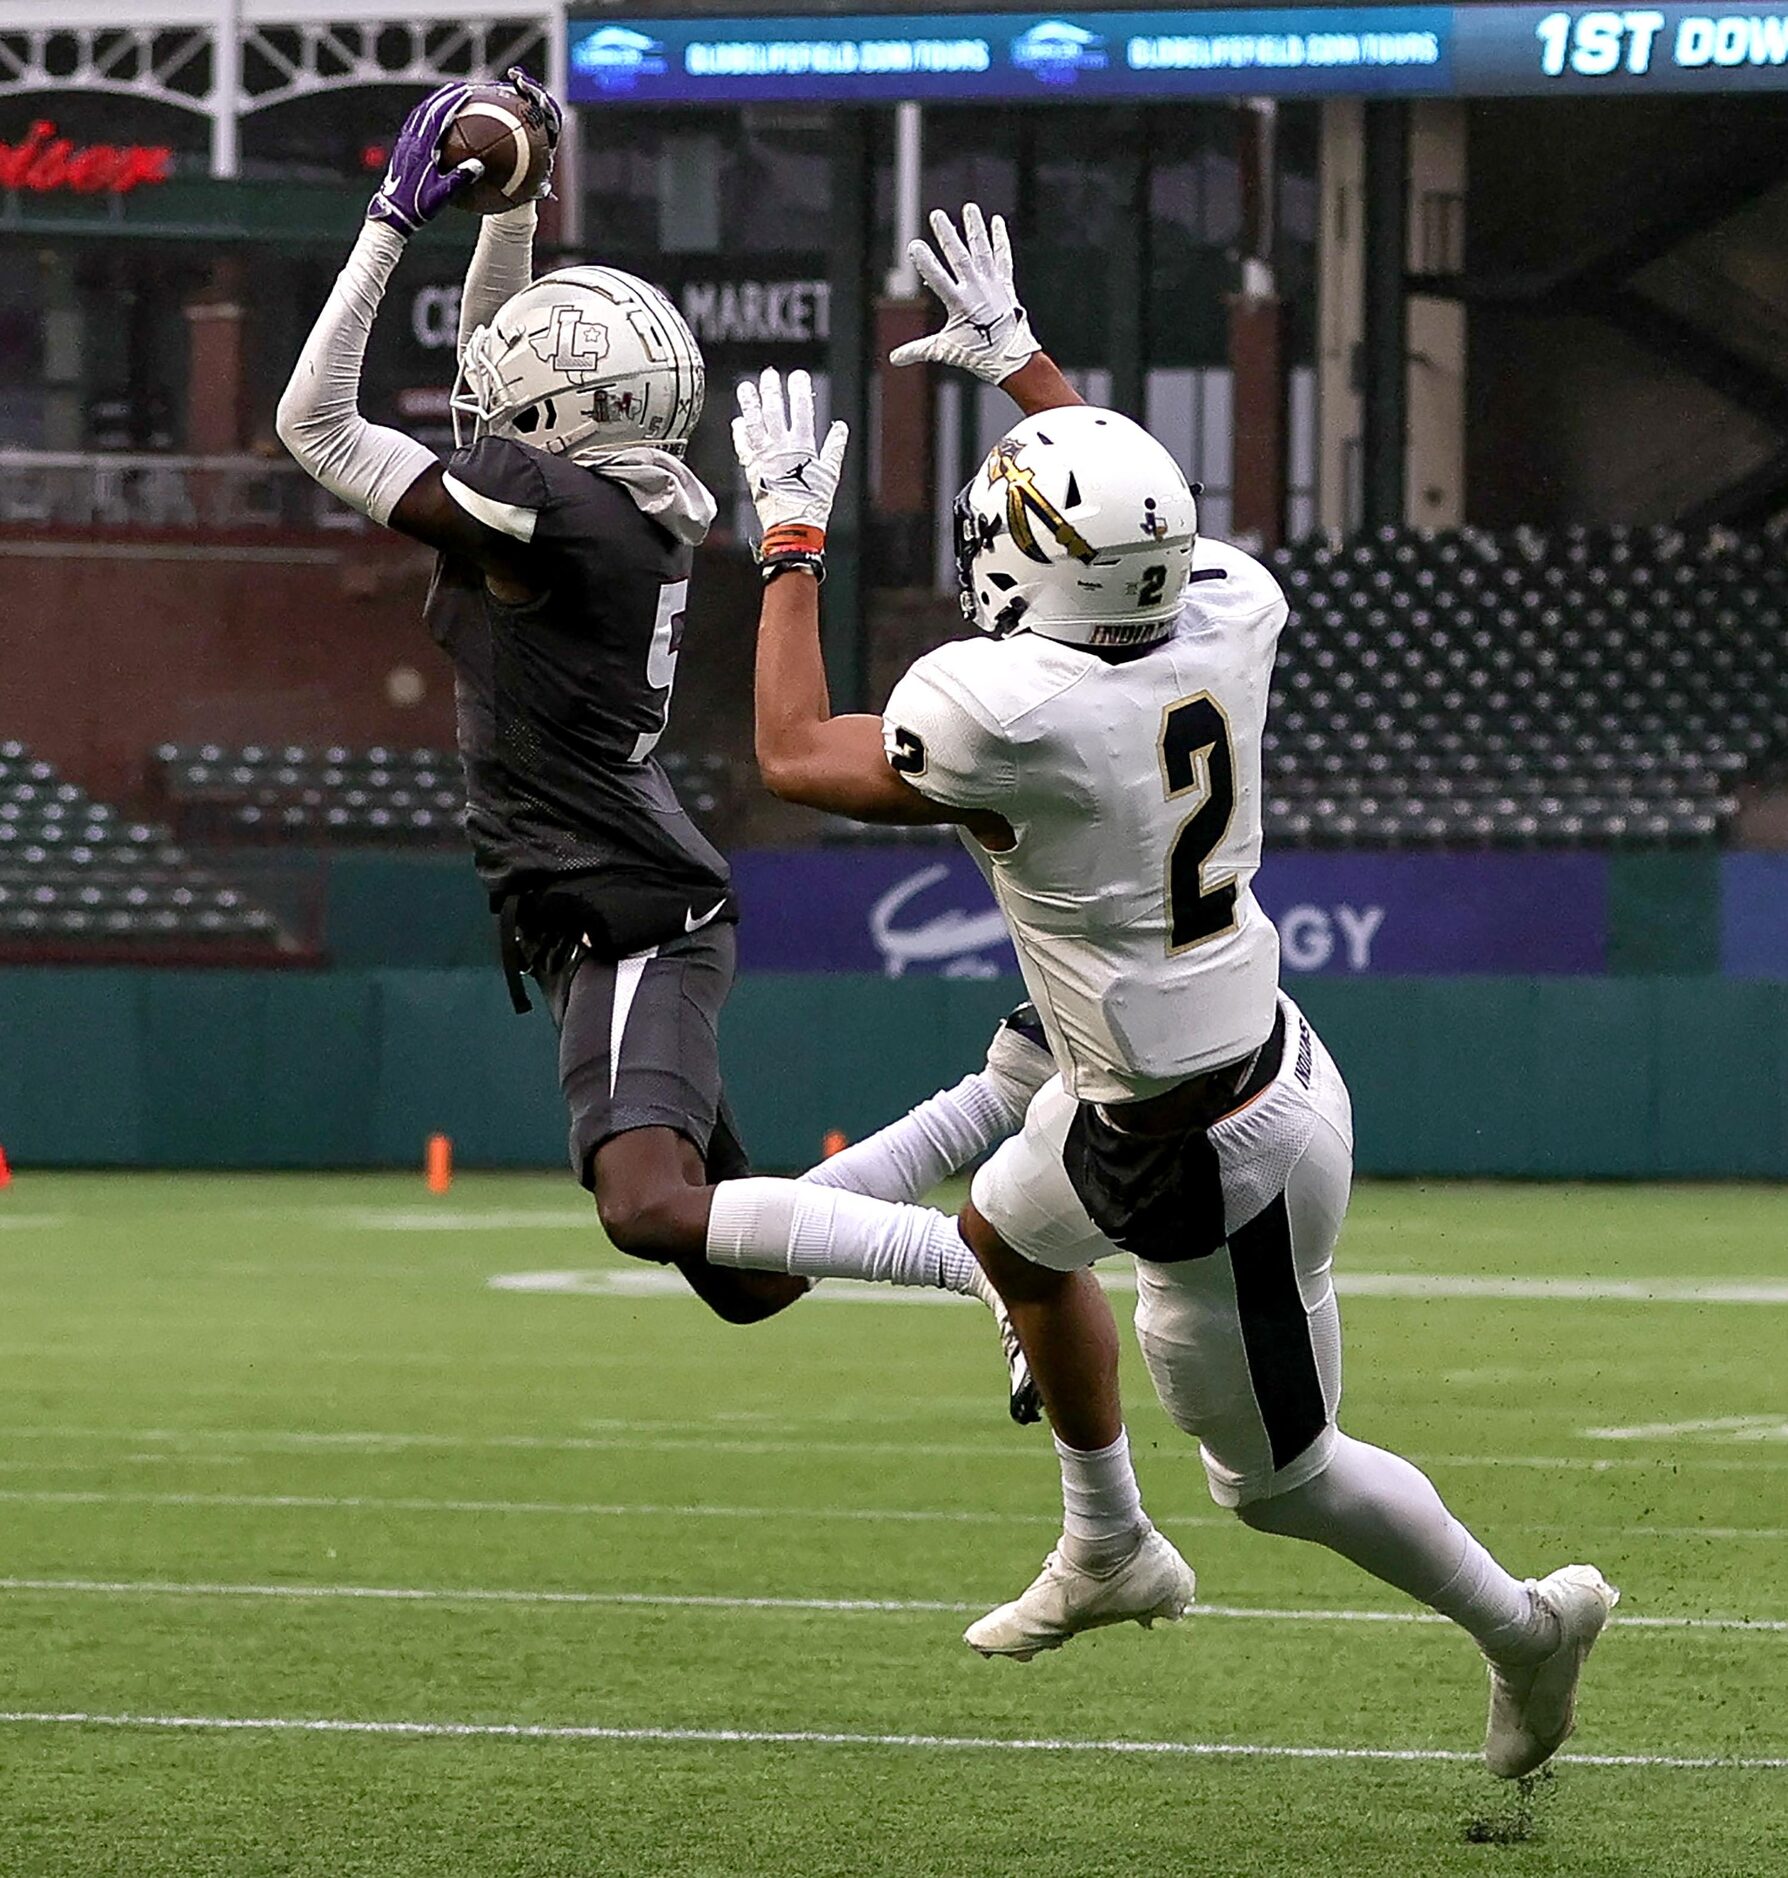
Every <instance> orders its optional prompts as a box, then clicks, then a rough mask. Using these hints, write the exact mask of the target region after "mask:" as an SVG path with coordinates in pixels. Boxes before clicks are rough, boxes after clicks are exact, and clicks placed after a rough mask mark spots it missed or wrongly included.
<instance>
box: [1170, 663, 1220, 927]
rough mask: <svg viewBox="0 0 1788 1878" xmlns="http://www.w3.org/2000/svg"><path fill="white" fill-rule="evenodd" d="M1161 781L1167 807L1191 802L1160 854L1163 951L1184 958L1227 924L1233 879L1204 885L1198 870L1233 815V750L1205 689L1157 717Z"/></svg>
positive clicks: (1216, 704) (1213, 851)
mask: <svg viewBox="0 0 1788 1878" xmlns="http://www.w3.org/2000/svg"><path fill="white" fill-rule="evenodd" d="M1161 779H1162V781H1163V782H1164V783H1165V785H1166V788H1167V799H1168V801H1170V802H1171V801H1173V800H1174V799H1175V798H1176V797H1178V796H1183V795H1185V794H1186V793H1187V792H1188V791H1189V790H1196V791H1197V792H1198V796H1199V802H1198V806H1197V807H1196V808H1195V809H1193V811H1192V813H1191V814H1190V815H1188V816H1187V817H1186V819H1185V820H1184V821H1183V822H1181V823H1180V826H1179V830H1178V832H1177V833H1176V834H1175V835H1174V838H1173V845H1172V847H1170V848H1169V849H1168V850H1167V928H1168V938H1167V949H1168V951H1169V952H1184V951H1185V950H1186V949H1187V947H1189V946H1196V945H1202V944H1203V943H1204V942H1205V941H1206V940H1207V939H1215V938H1216V937H1217V936H1218V935H1219V934H1220V933H1226V932H1228V931H1229V930H1230V929H1231V928H1232V927H1233V926H1234V925H1235V901H1236V884H1235V880H1234V878H1233V877H1232V878H1230V879H1228V880H1220V881H1218V882H1217V883H1216V885H1215V886H1212V887H1208V888H1207V887H1206V886H1205V883H1204V870H1205V864H1206V863H1207V862H1208V861H1209V860H1210V858H1211V856H1212V854H1214V853H1215V852H1216V850H1217V848H1218V846H1219V845H1220V844H1221V842H1222V840H1223V837H1224V836H1225V835H1226V834H1227V833H1228V832H1229V823H1230V818H1231V817H1232V816H1233V815H1234V813H1235V746H1234V744H1233V743H1232V742H1231V741H1230V736H1229V719H1228V718H1227V717H1226V716H1225V715H1224V712H1223V708H1222V706H1221V705H1219V704H1218V703H1217V701H1216V699H1214V698H1213V697H1212V696H1211V694H1210V693H1209V692H1208V691H1201V692H1199V693H1198V694H1197V696H1196V697H1191V698H1182V699H1180V701H1179V702H1178V703H1177V704H1170V705H1169V706H1168V707H1167V709H1166V710H1165V711H1163V712H1162V713H1161Z"/></svg>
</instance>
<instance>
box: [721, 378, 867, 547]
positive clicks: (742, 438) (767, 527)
mask: <svg viewBox="0 0 1788 1878" xmlns="http://www.w3.org/2000/svg"><path fill="white" fill-rule="evenodd" d="M849 436H850V428H849V426H848V425H845V424H842V423H838V424H834V425H833V426H832V428H831V429H830V430H829V431H828V432H827V433H826V441H825V444H824V446H823V447H822V446H821V445H819V444H817V443H816V442H815V441H814V434H813V380H812V379H811V378H810V377H809V376H808V375H807V373H805V372H790V373H789V375H788V401H787V404H786V405H785V404H784V402H783V396H782V375H781V374H780V373H779V372H777V371H775V370H774V369H771V370H769V371H766V372H765V373H764V374H763V376H762V377H761V378H760V379H759V380H758V382H757V383H756V384H755V385H754V384H753V383H752V382H751V380H750V379H749V378H747V379H746V380H744V381H743V383H741V385H740V386H739V415H738V416H737V417H735V418H734V419H733V448H734V449H735V450H736V451H737V452H738V455H739V467H740V468H741V469H743V470H744V472H745V482H746V485H747V487H748V488H749V489H750V490H751V499H752V501H753V502H755V503H756V504H757V518H758V520H759V521H760V522H761V523H762V524H763V530H764V549H765V552H766V554H768V553H770V552H771V551H772V550H773V547H774V546H775V545H776V544H775V543H773V541H772V536H773V534H774V533H775V531H777V530H779V529H790V530H798V531H801V532H802V533H804V534H805V533H808V532H809V531H814V530H817V531H818V534H819V536H820V537H821V539H822V541H823V537H824V535H825V529H826V523H827V521H828V519H829V518H830V516H831V514H832V501H833V498H834V497H835V496H836V495H837V494H838V478H839V474H840V472H841V471H842V470H843V468H844V446H845V443H846V441H847V439H848V438H849Z"/></svg>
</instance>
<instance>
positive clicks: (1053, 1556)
mask: <svg viewBox="0 0 1788 1878" xmlns="http://www.w3.org/2000/svg"><path fill="white" fill-rule="evenodd" d="M1197 1587H1198V1581H1197V1579H1196V1578H1194V1577H1193V1575H1192V1567H1191V1566H1190V1565H1188V1564H1187V1563H1186V1561H1185V1560H1184V1559H1183V1558H1181V1557H1180V1555H1179V1553H1178V1552H1177V1551H1176V1550H1175V1549H1174V1547H1173V1545H1172V1543H1171V1542H1170V1541H1169V1540H1168V1539H1166V1538H1165V1537H1163V1536H1162V1534H1160V1533H1158V1532H1157V1531H1156V1530H1155V1529H1154V1527H1153V1526H1151V1527H1150V1528H1149V1529H1148V1531H1147V1532H1146V1533H1145V1534H1144V1535H1143V1539H1142V1543H1141V1544H1140V1545H1139V1546H1138V1547H1137V1548H1136V1550H1135V1551H1134V1552H1132V1553H1131V1554H1130V1556H1129V1558H1127V1559H1126V1560H1125V1561H1124V1563H1123V1564H1122V1565H1119V1566H1117V1567H1116V1568H1115V1569H1114V1570H1112V1571H1109V1572H1103V1573H1095V1572H1089V1571H1083V1570H1082V1569H1081V1567H1080V1566H1078V1565H1076V1564H1074V1563H1073V1562H1072V1560H1070V1559H1068V1558H1065V1557H1064V1556H1063V1554H1062V1550H1061V1548H1060V1547H1059V1546H1058V1547H1057V1548H1056V1549H1055V1550H1054V1551H1053V1552H1051V1553H1050V1555H1049V1556H1048V1558H1046V1559H1045V1560H1044V1561H1043V1569H1042V1571H1041V1572H1039V1573H1038V1574H1037V1576H1036V1577H1035V1578H1034V1579H1033V1580H1032V1581H1031V1583H1030V1584H1029V1585H1028V1586H1027V1587H1026V1588H1025V1590H1024V1591H1023V1592H1022V1593H1021V1594H1020V1595H1019V1596H1018V1597H1016V1598H1014V1599H1013V1600H1012V1602H1011V1603H1010V1604H1002V1605H1001V1606H1000V1607H999V1609H998V1610H996V1611H989V1612H988V1613H987V1615H986V1616H985V1617H979V1618H977V1619H976V1620H975V1621H974V1622H973V1623H972V1624H970V1625H969V1627H968V1629H967V1630H965V1631H964V1632H963V1633H962V1640H963V1642H964V1643H966V1644H967V1645H968V1646H969V1647H970V1648H971V1649H974V1650H979V1651H980V1652H981V1654H982V1655H983V1656H1009V1657H1011V1658H1012V1659H1013V1661H1015V1662H1019V1663H1028V1662H1029V1661H1030V1660H1031V1658H1032V1657H1033V1656H1035V1655H1036V1654H1037V1652H1038V1651H1039V1650H1059V1649H1060V1648H1061V1647H1062V1645H1063V1644H1064V1643H1066V1642H1067V1641H1068V1639H1069V1638H1070V1637H1074V1636H1078V1635H1079V1634H1080V1632H1081V1631H1083V1630H1097V1629H1099V1627H1100V1626H1101V1625H1103V1624H1128V1623H1136V1624H1140V1625H1141V1626H1142V1627H1143V1629H1144V1630H1147V1629H1148V1628H1149V1626H1150V1625H1151V1624H1153V1623H1154V1622H1155V1620H1156V1619H1157V1618H1159V1619H1160V1620H1161V1621H1162V1622H1163V1623H1165V1624H1172V1623H1177V1622H1178V1621H1179V1620H1180V1619H1181V1618H1182V1617H1184V1616H1185V1614H1186V1613H1187V1612H1188V1611H1189V1610H1190V1609H1191V1608H1192V1597H1193V1593H1194V1592H1195V1591H1196V1590H1197Z"/></svg>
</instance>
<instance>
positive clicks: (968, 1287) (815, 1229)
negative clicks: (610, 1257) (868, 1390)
mask: <svg viewBox="0 0 1788 1878" xmlns="http://www.w3.org/2000/svg"><path fill="white" fill-rule="evenodd" d="M708 1257H709V1259H710V1260H711V1261H712V1262H713V1263H714V1264H716V1265H745V1266H749V1267H751V1268H752V1269H754V1270H757V1271H772V1272H791V1273H793V1274H794V1275H795V1276H796V1277H801V1278H859V1279H863V1280H866V1281H867V1282H869V1283H871V1284H885V1285H928V1286H931V1287H933V1288H934V1289H936V1290H939V1291H960V1292H966V1293H969V1294H971V1295H974V1294H978V1289H979V1281H980V1278H981V1268H980V1266H979V1265H977V1264H976V1263H975V1255H974V1254H973V1253H972V1252H971V1251H970V1250H969V1249H968V1247H967V1246H966V1245H965V1244H964V1243H963V1239H962V1234H961V1233H960V1232H958V1231H957V1229H956V1222H955V1221H954V1220H953V1219H950V1218H948V1217H947V1216H946V1215H944V1214H942V1213H939V1212H936V1211H935V1210H934V1209H932V1208H931V1207H928V1206H896V1205H893V1204H891V1203H890V1202H888V1201H886V1200H873V1199H868V1198H866V1197H865V1196H864V1195H862V1194H857V1193H845V1192H842V1191H840V1190H838V1189H836V1188H831V1187H820V1186H815V1185H813V1184H811V1183H808V1182H803V1181H798V1180H764V1179H755V1178H754V1179H751V1180H723V1181H722V1182H721V1183H720V1185H719V1186H718V1187H716V1188H715V1189H714V1205H713V1210H712V1211H711V1212H710V1213H709V1215H708Z"/></svg>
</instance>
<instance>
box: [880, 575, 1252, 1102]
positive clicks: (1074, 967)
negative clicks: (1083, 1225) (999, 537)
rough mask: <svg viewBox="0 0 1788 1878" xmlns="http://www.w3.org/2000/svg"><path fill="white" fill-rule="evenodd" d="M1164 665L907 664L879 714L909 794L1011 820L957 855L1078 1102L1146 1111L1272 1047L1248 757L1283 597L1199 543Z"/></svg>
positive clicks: (1140, 658) (1009, 652)
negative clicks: (1006, 931)
mask: <svg viewBox="0 0 1788 1878" xmlns="http://www.w3.org/2000/svg"><path fill="white" fill-rule="evenodd" d="M1193 568H1194V572H1193V577H1192V585H1191V586H1190V587H1188V589H1187V591H1186V604H1185V607H1184V609H1183V610H1182V612H1181V614H1180V617H1179V620H1178V623H1177V624H1176V626H1175V628H1174V631H1173V635H1172V637H1171V638H1170V639H1168V640H1167V641H1166V642H1165V643H1164V644H1162V645H1159V646H1157V647H1154V648H1153V649H1151V650H1149V651H1148V652H1146V653H1143V654H1140V655H1134V656H1131V657H1129V658H1127V659H1124V660H1122V661H1112V662H1108V661H1107V660H1106V659H1104V658H1101V657H1100V656H1099V655H1098V654H1096V653H1092V652H1087V651H1083V650H1081V649H1079V648H1077V647H1074V646H1068V645H1062V644H1058V643H1056V642H1055V641H1053V640H1049V639H1043V638H1039V637H1038V636H1037V635H1036V634H1034V633H1022V632H1021V633H1018V634H1016V635H1014V636H1013V637H1011V638H1008V639H1000V640H995V639H988V638H977V639H962V640H956V641H953V642H952V643H951V644H949V645H946V646H941V647H940V648H939V649H938V650H937V651H935V652H931V653H928V654H927V655H926V656H925V657H924V658H922V659H919V660H918V661H916V662H915V663H914V665H913V666H912V668H911V669H910V670H909V671H908V672H907V674H906V676H905V677H904V678H902V679H901V681H900V683H899V684H898V685H896V686H895V687H894V693H893V696H892V697H891V698H889V700H888V707H887V710H886V712H885V714H884V721H883V728H884V733H885V736H886V739H887V750H888V760H889V762H890V763H891V764H892V765H893V766H894V768H895V769H896V770H897V771H899V773H900V774H901V775H903V776H904V777H905V778H906V780H907V781H908V782H910V783H911V784H912V785H913V787H914V788H915V789H917V790H919V791H920V793H921V794H923V795H926V796H928V797H930V798H931V799H932V800H933V801H935V802H939V803H943V804H945V805H946V806H948V807H951V808H959V809H980V810H986V811H990V812H991V813H993V814H996V815H1000V816H1003V817H1004V818H1005V820H1006V821H1007V822H1009V823H1010V824H1011V826H1012V828H1013V830H1014V832H1015V833H1016V835H1017V837H1018V840H1017V844H1016V845H1015V846H1014V847H1013V848H1011V849H1010V850H1008V851H1007V852H1005V853H997V854H989V853H988V852H986V851H985V850H984V849H982V848H981V847H980V845H979V844H978V843H976V842H973V841H970V842H969V844H968V845H969V849H970V852H971V853H973V854H974V855H975V857H976V859H977V860H978V861H979V862H980V864H981V867H982V871H983V872H984V873H985V874H986V875H987V878H988V880H989V882H990V883H991V884H992V887H993V891H994V894H995V896H996V897H997V899H998V900H999V904H1000V908H1001V910H1002V911H1003V912H1004V914H1005V916H1006V920H1007V923H1008V924H1009V925H1010V927H1011V929H1012V936H1013V940H1014V942H1015V944H1016V946H1017V948H1018V958H1019V964H1020V966H1021V967H1022V969H1023V972H1024V978H1025V983H1026V985H1027V987H1028V988H1029V991H1030V995H1031V997H1032V999H1033V1000H1034V1001H1035V1003H1036V1006H1037V1009H1038V1011H1039V1012H1040V1013H1041V1015H1042V1018H1043V1024H1044V1028H1045V1030H1046V1031H1047V1032H1048V1035H1049V1042H1050V1047H1051V1049H1052V1050H1053V1052H1054V1054H1055V1059H1056V1064H1057V1066H1058V1068H1059V1069H1060V1070H1061V1072H1062V1079H1063V1081H1064V1083H1065V1084H1066V1086H1067V1088H1068V1090H1069V1092H1070V1093H1071V1094H1073V1095H1074V1096H1076V1097H1078V1098H1079V1099H1080V1100H1082V1101H1087V1102H1122V1101H1126V1100H1130V1099H1133V1098H1136V1097H1140V1096H1148V1095H1153V1094H1157V1093H1159V1092H1160V1091H1161V1090H1163V1089H1165V1088H1167V1087H1169V1086H1171V1085H1172V1084H1174V1083H1176V1082H1180V1081H1183V1080H1184V1079H1185V1078H1186V1077H1188V1076H1195V1075H1197V1074H1199V1073H1200V1072H1201V1071H1203V1070H1207V1069H1214V1068H1216V1067H1218V1066H1219V1065H1221V1064H1224V1063H1231V1062H1234V1061H1236V1060H1237V1059H1238V1058H1240V1057H1244V1056H1246V1055H1247V1054H1248V1053H1249V1052H1250V1051H1252V1050H1254V1049H1257V1048H1258V1047H1259V1046H1260V1045H1261V1044H1262V1043H1263V1042H1265V1040H1266V1038H1267V1036H1268V1034H1269V1033H1270V1031H1271V1030H1272V1026H1273V1014H1274V1009H1275V994H1276V991H1277V986H1278V979H1279V936H1278V934H1277V932H1275V930H1274V928H1273V924H1272V922H1271V921H1270V920H1269V919H1268V918H1267V916H1266V915H1265V914H1264V913H1263V912H1262V911H1261V910H1260V907H1259V906H1258V905H1257V904H1256V902H1255V899H1254V894H1253V892H1252V889H1251V887H1250V885H1249V883H1250V881H1251V880H1252V878H1253V876H1254V871H1255V869H1256V868H1257V867H1258V866H1259V865H1260V846H1261V825H1260V814H1261V809H1260V804H1261V778H1260V741H1261V732H1262V730H1263V729H1264V727H1265V723H1266V708H1267V691H1268V687H1269V685H1270V682H1271V679H1272V671H1273V655H1274V650H1275V648H1276V646H1277V644H1278V639H1279V632H1280V629H1281V627H1282V626H1283V625H1284V623H1285V616H1286V606H1285V596H1284V595H1283V594H1282V593H1281V592H1280V590H1279V584H1278V582H1277V581H1276V580H1274V579H1273V577H1272V575H1271V574H1270V573H1268V572H1267V570H1266V569H1265V568H1264V567H1262V566H1261V565H1260V563H1259V562H1258V561H1256V560H1254V559H1253V558H1252V557H1251V556H1249V555H1246V554H1244V553H1242V551H1241V550H1240V549H1239V548H1232V547H1230V546H1228V545H1227V544H1226V543H1224V542H1220V541H1206V540H1201V541H1200V542H1199V543H1198V546H1197V552H1196V555H1195V558H1194V562H1193Z"/></svg>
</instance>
